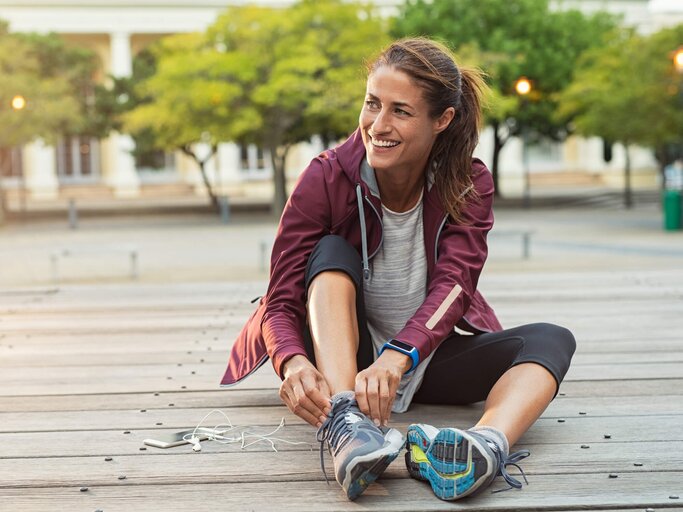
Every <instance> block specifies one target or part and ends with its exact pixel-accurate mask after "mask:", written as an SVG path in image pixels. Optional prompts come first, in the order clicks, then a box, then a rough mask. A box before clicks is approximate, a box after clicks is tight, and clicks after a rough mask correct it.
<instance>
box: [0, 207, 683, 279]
mask: <svg viewBox="0 0 683 512" xmlns="http://www.w3.org/2000/svg"><path fill="white" fill-rule="evenodd" d="M495 216H496V224H495V227H494V230H493V231H492V233H491V235H490V237H489V245H490V251H489V260H488V262H487V265H486V267H485V274H486V273H496V272H537V271H554V270H572V269H575V270H611V269H613V270H629V269H630V270H647V269H666V268H671V269H674V268H681V267H683V231H677V232H664V231H663V229H662V218H661V211H660V208H659V205H658V204H657V203H647V204H638V203H637V204H636V207H635V208H633V209H632V210H624V209H622V208H621V207H620V206H619V203H618V201H617V202H616V203H614V201H611V202H607V203H603V204H597V205H588V206H581V207H578V206H567V207H563V208H553V209H550V208H547V207H544V208H540V207H535V206H533V207H532V208H530V209H519V208H507V207H505V203H504V202H503V203H501V205H497V206H496V208H495ZM275 230H276V222H275V221H274V220H273V219H272V217H270V216H269V215H268V214H266V213H259V212H250V213H239V212H236V213H233V215H232V217H231V221H230V223H229V224H222V223H221V222H220V219H219V218H218V217H217V216H216V215H214V214H212V213H193V212H189V213H183V214H171V215H163V216H162V215H157V214H148V215H142V216H141V215H137V216H134V215H124V216H121V215H114V216H112V215H109V216H102V217H88V216H82V217H81V218H80V221H79V226H78V229H76V230H71V229H69V225H68V221H67V219H66V217H64V218H54V217H51V218H49V219H43V220H40V219H39V220H31V221H26V222H23V223H22V222H15V223H11V224H9V225H6V226H4V227H1V228H0V245H1V246H2V251H0V269H1V270H0V287H2V288H6V287H16V286H46V285H50V284H51V283H52V276H51V269H50V255H51V253H52V252H54V251H56V250H60V249H69V250H82V251H84V252H83V254H81V255H75V256H73V257H72V258H66V259H64V260H63V261H60V263H59V265H60V267H59V273H60V278H61V280H62V281H63V282H65V283H87V282H117V281H125V280H128V279H129V261H128V259H127V258H126V257H125V256H124V255H123V254H121V253H117V252H108V251H107V250H106V249H108V248H111V249H116V248H121V247H126V248H127V247H134V248H136V249H137V252H138V256H139V280H140V281H142V282H190V281H226V280H230V281H265V280H266V279H267V266H268V263H267V262H268V261H269V257H270V250H271V243H272V240H273V238H274V236H275ZM512 230H515V231H516V230H531V231H533V232H534V234H533V235H532V238H531V257H530V259H528V260H524V259H522V257H521V240H520V238H518V237H515V236H499V235H497V233H498V232H502V231H512ZM94 248H99V249H102V250H101V251H100V252H99V253H97V254H96V255H95V254H94V253H92V254H89V250H91V249H94Z"/></svg>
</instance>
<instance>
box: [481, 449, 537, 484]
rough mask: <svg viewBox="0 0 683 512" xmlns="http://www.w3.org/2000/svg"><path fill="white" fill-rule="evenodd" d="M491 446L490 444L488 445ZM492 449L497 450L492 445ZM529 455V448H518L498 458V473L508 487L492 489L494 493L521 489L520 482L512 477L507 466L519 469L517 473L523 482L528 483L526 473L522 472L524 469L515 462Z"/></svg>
mask: <svg viewBox="0 0 683 512" xmlns="http://www.w3.org/2000/svg"><path fill="white" fill-rule="evenodd" d="M489 446H492V445H489ZM493 449H494V450H496V451H498V448H497V447H495V446H494V447H493ZM529 455H531V452H529V450H520V451H518V452H515V453H511V454H510V455H508V456H507V457H505V456H501V458H500V465H499V466H498V474H500V475H502V477H503V478H504V479H505V481H506V482H507V484H508V485H509V486H510V487H507V488H505V489H498V490H497V491H493V492H494V493H496V492H503V491H509V490H510V489H513V488H514V489H521V488H522V482H520V481H519V480H517V479H516V478H515V477H513V476H512V475H511V474H510V473H508V471H507V466H514V467H516V468H517V469H518V470H519V473H520V474H521V475H522V478H524V483H526V484H527V485H529V481H528V480H527V479H526V474H524V470H523V469H522V468H521V467H519V465H518V464H517V463H518V462H519V461H520V460H522V459H526V458H527V457H528V456H529Z"/></svg>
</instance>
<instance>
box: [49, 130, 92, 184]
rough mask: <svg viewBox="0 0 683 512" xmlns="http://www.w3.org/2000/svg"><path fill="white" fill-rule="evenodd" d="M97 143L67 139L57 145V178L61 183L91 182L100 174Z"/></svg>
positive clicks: (79, 139) (82, 139) (82, 138)
mask: <svg viewBox="0 0 683 512" xmlns="http://www.w3.org/2000/svg"><path fill="white" fill-rule="evenodd" d="M99 149H100V146H99V141H98V140H97V139H92V138H89V137H68V138H65V139H62V140H60V141H59V143H58V144H57V148H56V158H57V176H59V179H60V180H63V181H92V180H93V179H96V178H97V177H98V176H99V174H100V161H99Z"/></svg>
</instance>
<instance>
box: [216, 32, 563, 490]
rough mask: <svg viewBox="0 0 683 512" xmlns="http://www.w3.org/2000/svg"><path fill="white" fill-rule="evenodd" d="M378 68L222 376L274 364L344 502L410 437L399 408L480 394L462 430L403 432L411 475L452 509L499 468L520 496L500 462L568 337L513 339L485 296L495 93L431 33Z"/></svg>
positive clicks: (287, 222) (321, 165) (284, 223)
mask: <svg viewBox="0 0 683 512" xmlns="http://www.w3.org/2000/svg"><path fill="white" fill-rule="evenodd" d="M368 71H369V73H368V80H367V92H366V98H365V104H364V106H363V108H362V110H361V113H360V119H359V128H358V130H357V131H356V132H355V133H354V134H353V135H352V136H351V137H350V138H349V139H348V140H347V141H346V142H344V143H343V144H341V145H340V146H338V147H336V148H335V149H332V150H328V151H325V152H324V153H323V154H321V155H320V156H319V157H318V158H316V159H314V160H313V161H312V162H311V164H310V165H309V167H308V168H307V169H306V170H305V171H304V173H303V174H302V175H301V177H300V179H299V181H298V183H297V185H296V187H295V190H294V191H293V193H292V195H291V197H290V199H289V201H288V203H287V206H286V208H285V211H284V213H283V215H282V219H281V220H280V225H279V229H278V232H277V237H276V239H275V243H274V247H273V255H272V261H271V274H270V284H269V286H268V292H267V294H266V295H265V297H263V298H262V299H261V301H260V304H259V307H258V309H257V310H256V312H255V313H254V314H253V315H252V317H251V318H250V319H249V321H248V322H247V324H246V325H245V327H244V329H243V330H242V332H241V333H240V335H239V337H238V339H237V340H236V342H235V345H234V347H233V349H232V352H231V356H230V361H229V364H228V369H227V371H226V374H225V376H224V378H223V382H222V384H223V385H232V384H235V383H236V382H239V381H240V380H241V379H243V378H245V377H246V376H248V375H249V374H251V373H252V372H253V371H255V370H256V369H257V368H258V367H259V366H260V365H261V364H263V363H264V362H265V361H266V360H267V359H268V358H269V357H270V358H271V360H272V362H273V366H274V368H275V371H276V372H277V374H278V375H279V376H280V377H281V378H282V380H283V382H282V386H281V387H280V397H281V398H282V400H283V401H284V403H285V404H286V405H287V407H288V408H289V409H290V410H291V411H292V412H293V413H294V414H296V415H298V416H299V417H301V418H302V419H304V420H305V421H307V422H308V423H310V424H311V425H313V426H316V427H318V439H319V440H320V441H321V442H325V443H327V445H328V447H329V448H330V451H331V453H332V456H333V460H334V466H335V476H336V478H337V481H338V482H339V483H340V484H341V486H342V487H343V489H344V490H345V491H346V494H347V496H348V498H349V499H351V500H353V499H355V498H357V497H358V496H359V495H360V494H361V493H362V492H363V491H364V490H365V488H366V487H367V486H368V485H369V484H370V483H372V482H373V481H374V480H375V479H376V478H377V477H378V476H379V475H380V474H381V473H382V472H383V471H384V469H385V468H386V467H387V466H388V465H389V463H391V461H392V460H393V459H394V458H395V457H396V456H397V455H398V454H399V451H400V450H401V448H402V446H403V445H404V438H403V436H402V435H401V434H400V433H399V432H397V431H396V430H395V429H389V428H387V424H388V420H389V417H390V414H391V412H392V411H394V412H404V411H405V410H406V409H407V408H408V406H409V405H410V403H411V402H417V403H432V404H458V405H459V404H469V403H473V402H477V401H480V400H486V404H485V408H484V413H483V416H482V417H481V419H480V420H479V422H478V423H477V424H476V425H475V426H473V427H472V428H470V429H469V430H461V429H457V428H446V429H441V430H440V429H436V428H434V427H432V426H430V425H424V424H417V425H411V426H410V427H409V429H408V435H407V453H406V464H407V467H408V470H409V472H410V475H411V476H412V477H414V478H416V479H419V480H426V481H428V482H429V483H430V484H431V486H432V489H433V490H434V492H435V494H436V495H437V496H438V497H439V498H441V499H446V500H454V499H458V498H461V497H464V496H468V495H472V494H475V493H477V492H480V491H482V490H483V489H485V488H486V487H488V485H489V484H490V483H491V481H492V480H493V479H494V478H495V477H496V476H497V475H499V474H500V475H502V476H504V477H505V480H506V481H507V482H508V484H509V485H510V486H514V487H518V488H519V487H521V483H520V482H519V481H517V480H516V479H514V478H512V477H510V476H509V475H508V473H507V472H506V470H505V466H506V465H507V464H512V463H515V462H517V461H518V460H519V459H521V458H523V457H525V456H527V455H528V452H518V453H516V454H513V455H509V447H510V446H511V445H514V444H515V443H516V442H517V440H518V439H519V438H520V437H521V435H522V434H523V433H524V432H525V431H526V430H527V429H528V428H529V427H530V426H531V424H532V423H533V422H534V421H535V420H536V419H537V418H538V417H539V416H540V414H541V413H542V412H543V410H544V409H545V408H546V406H547V405H548V404H549V403H550V401H551V400H552V399H553V397H554V396H555V394H556V393H557V389H558V386H559V384H560V382H561V381H562V378H563V377H564V375H565V373H566V371H567V369H568V366H569V362H570V360H571V356H572V354H573V352H574V348H575V342H574V338H573V336H572V335H571V333H570V332H569V331H567V330H566V329H564V328H561V327H557V326H554V325H550V324H532V325H525V326H521V327H517V328H514V329H508V330H503V329H502V327H501V325H500V323H499V322H498V320H497V319H496V316H495V314H494V312H493V310H492V309H491V308H490V307H489V306H488V304H487V303H486V301H485V300H484V298H483V297H482V296H481V294H480V293H479V292H478V291H477V282H478V280H479V275H480V273H481V270H482V267H483V265H484V262H485V260H486V256H487V245H486V235H487V233H488V231H489V230H490V229H491V227H492V225H493V215H492V210H491V207H492V199H493V182H492V178H491V175H490V173H489V171H488V170H487V169H486V167H485V166H484V164H483V163H482V162H481V161H480V160H478V159H473V158H472V153H473V151H474V148H475V146H476V144H477V141H478V133H479V129H480V125H481V105H480V102H481V96H482V91H483V89H484V87H485V86H484V84H483V82H482V79H481V76H480V75H479V74H478V73H477V72H476V71H473V70H468V69H464V68H463V69H459V68H458V67H457V66H456V64H455V62H454V60H453V58H452V57H451V55H450V53H449V51H448V50H447V49H446V48H445V47H443V46H441V45H440V44H438V43H435V42H433V41H430V40H427V39H421V38H417V39H404V40H400V41H397V42H395V43H393V44H392V45H390V46H389V47H388V48H387V49H385V50H384V51H383V53H382V54H381V55H380V56H379V58H378V59H377V60H376V61H375V62H374V63H372V64H371V65H370V66H369V69H368ZM321 450H322V446H321ZM321 458H322V452H321Z"/></svg>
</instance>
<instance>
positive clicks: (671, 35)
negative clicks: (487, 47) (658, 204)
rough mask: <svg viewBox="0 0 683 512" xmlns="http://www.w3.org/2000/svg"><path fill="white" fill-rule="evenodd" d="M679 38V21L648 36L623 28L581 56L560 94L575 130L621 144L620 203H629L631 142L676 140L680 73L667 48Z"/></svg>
mask: <svg viewBox="0 0 683 512" xmlns="http://www.w3.org/2000/svg"><path fill="white" fill-rule="evenodd" d="M682 40H683V25H679V26H677V27H674V28H671V29H666V30H663V31H661V32H659V33H656V34H654V35H652V36H650V37H645V36H640V35H637V34H636V33H635V32H633V31H632V30H628V29H623V30H620V31H618V32H617V33H615V35H614V37H613V38H611V39H610V44H609V45H608V46H605V47H604V48H596V49H594V50H592V51H590V52H587V53H586V55H584V57H583V58H582V59H581V61H580V63H579V67H578V70H577V73H576V77H575V80H574V82H573V83H572V84H571V85H570V87H569V88H568V89H567V90H566V91H564V93H563V94H562V95H561V98H560V109H559V114H560V115H564V116H572V117H573V118H574V124H575V126H576V131H577V132H578V133H581V134H583V135H595V136H599V137H603V138H604V139H605V140H609V141H613V142H620V143H622V144H623V145H624V148H625V153H626V165H625V168H624V204H625V206H626V207H627V208H630V207H631V206H632V204H633V199H632V193H631V160H630V155H629V147H630V146H631V145H632V144H640V145H643V146H648V147H651V148H655V149H656V148H661V147H662V146H664V145H666V144H668V143H680V137H681V133H683V105H681V103H680V102H681V100H682V99H683V96H679V94H680V95H683V92H681V91H683V89H682V88H683V77H681V76H680V75H676V73H675V70H674V69H673V64H672V62H671V54H672V52H673V51H674V50H675V49H676V48H677V47H678V44H680V41H682Z"/></svg>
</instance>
